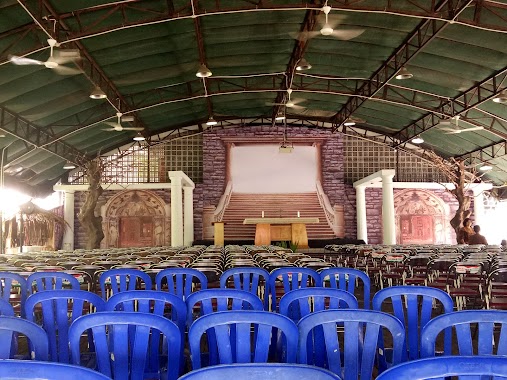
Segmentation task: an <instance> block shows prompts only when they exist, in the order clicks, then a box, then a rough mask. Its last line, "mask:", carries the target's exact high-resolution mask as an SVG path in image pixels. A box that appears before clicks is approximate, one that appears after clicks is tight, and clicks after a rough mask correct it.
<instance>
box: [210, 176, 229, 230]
mask: <svg viewBox="0 0 507 380" xmlns="http://www.w3.org/2000/svg"><path fill="white" fill-rule="evenodd" d="M231 195H232V181H229V182H228V183H227V186H226V187H225V191H224V193H223V195H222V196H221V197H220V201H219V202H218V205H217V208H216V209H215V212H214V213H213V219H214V221H215V222H221V221H222V219H223V217H224V212H225V209H226V208H227V206H228V205H229V201H230V200H231Z"/></svg>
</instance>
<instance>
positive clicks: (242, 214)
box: [222, 192, 335, 240]
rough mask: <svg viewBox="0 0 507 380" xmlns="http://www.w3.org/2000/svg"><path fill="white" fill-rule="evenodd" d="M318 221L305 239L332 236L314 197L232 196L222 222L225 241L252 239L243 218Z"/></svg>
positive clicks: (239, 194)
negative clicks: (313, 219) (308, 219)
mask: <svg viewBox="0 0 507 380" xmlns="http://www.w3.org/2000/svg"><path fill="white" fill-rule="evenodd" d="M262 211H264V217H265V218H295V217H297V214H298V211H299V215H300V217H302V218H319V223H318V224H308V225H307V226H306V230H307V234H308V239H310V240H311V239H331V238H334V237H335V235H334V233H333V230H332V229H331V227H330V226H329V224H328V223H327V220H326V215H325V213H324V210H323V209H322V207H321V206H320V204H319V199H318V196H317V193H316V192H314V193H295V194H245V193H232V195H231V199H230V201H229V205H228V206H227V208H226V210H225V213H224V217H223V219H222V220H223V221H224V222H225V223H226V226H225V239H226V240H248V239H253V238H254V237H255V225H251V224H243V221H244V220H245V219H246V218H260V217H261V216H262Z"/></svg>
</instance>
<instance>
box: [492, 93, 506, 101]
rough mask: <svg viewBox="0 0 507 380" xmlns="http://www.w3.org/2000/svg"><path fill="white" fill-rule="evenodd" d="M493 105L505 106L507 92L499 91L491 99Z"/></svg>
mask: <svg viewBox="0 0 507 380" xmlns="http://www.w3.org/2000/svg"><path fill="white" fill-rule="evenodd" d="M493 101H494V102H495V103H501V104H505V103H507V92H506V91H505V90H503V91H501V92H500V93H499V94H498V95H497V96H495V97H494V98H493Z"/></svg>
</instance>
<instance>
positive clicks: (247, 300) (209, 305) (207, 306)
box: [186, 289, 264, 327]
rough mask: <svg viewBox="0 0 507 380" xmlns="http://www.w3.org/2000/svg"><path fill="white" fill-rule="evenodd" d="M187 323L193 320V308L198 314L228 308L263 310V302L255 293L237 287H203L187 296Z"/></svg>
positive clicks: (226, 309)
mask: <svg viewBox="0 0 507 380" xmlns="http://www.w3.org/2000/svg"><path fill="white" fill-rule="evenodd" d="M186 303H187V325H188V326H189V327H190V325H191V324H192V322H193V321H194V311H195V310H194V309H195V308H196V306H197V305H198V306H199V313H200V314H199V315H200V316H202V315H206V314H211V313H215V312H217V311H228V310H264V304H263V303H262V301H261V300H260V298H259V297H257V296H256V295H255V294H252V293H250V292H247V291H245V290H237V289H204V290H200V291H198V292H195V293H192V294H190V295H189V296H188V297H187V301H186Z"/></svg>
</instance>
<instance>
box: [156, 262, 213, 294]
mask: <svg viewBox="0 0 507 380" xmlns="http://www.w3.org/2000/svg"><path fill="white" fill-rule="evenodd" d="M155 283H156V284H157V290H162V291H167V292H169V293H171V294H175V295H177V296H178V297H180V298H181V299H183V300H185V299H186V297H188V296H189V295H190V294H192V293H193V292H194V291H195V284H196V283H199V284H200V288H199V289H197V290H202V289H207V287H208V279H207V278H206V276H205V275H204V274H203V273H202V272H200V271H198V270H197V269H192V268H167V269H164V270H162V271H160V272H158V273H157V276H156V277H155ZM164 285H167V290H166V289H164Z"/></svg>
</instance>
